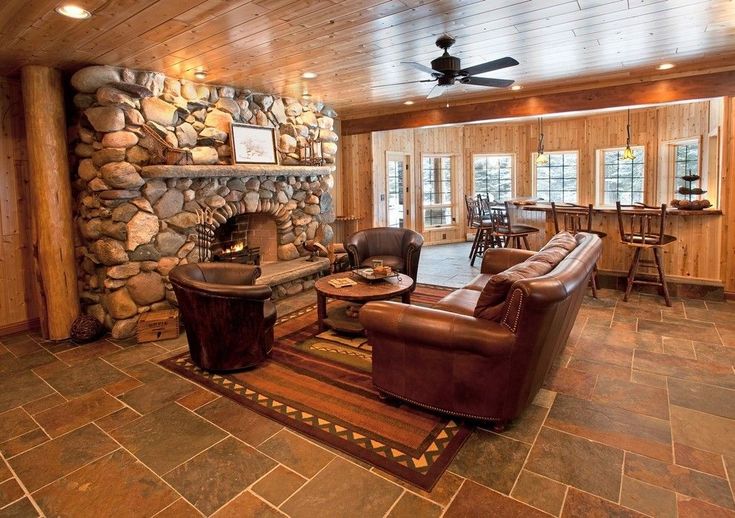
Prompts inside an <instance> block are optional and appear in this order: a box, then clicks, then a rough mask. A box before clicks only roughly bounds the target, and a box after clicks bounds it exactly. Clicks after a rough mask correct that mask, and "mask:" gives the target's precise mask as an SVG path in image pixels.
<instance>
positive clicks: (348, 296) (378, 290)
mask: <svg viewBox="0 0 735 518" xmlns="http://www.w3.org/2000/svg"><path fill="white" fill-rule="evenodd" d="M344 277H349V278H350V279H352V280H355V281H357V284H356V285H354V286H347V287H344V288H335V287H334V286H332V285H331V284H329V281H330V280H331V279H342V278H344ZM413 285H414V281H413V279H412V278H411V277H409V276H408V275H404V274H400V275H398V277H388V278H386V279H381V280H378V281H367V280H364V279H359V278H358V277H357V276H356V275H354V274H351V273H349V272H342V273H333V274H332V275H327V276H326V277H322V278H321V279H319V280H317V281H316V283H315V284H314V289H315V290H316V303H317V318H318V322H319V331H325V330H326V329H327V327H330V328H332V329H334V330H335V331H340V332H343V333H349V334H360V333H362V332H363V331H364V330H365V329H364V328H363V327H362V325H361V324H360V321H359V320H358V319H357V318H355V317H350V316H348V315H346V314H345V312H344V310H343V311H341V312H334V314H333V315H331V316H328V315H327V298H330V299H336V300H346V301H349V302H355V303H359V304H364V303H365V302H370V301H371V300H386V299H392V298H394V297H398V296H400V297H401V301H402V302H403V303H404V304H410V303H411V290H412V289H413Z"/></svg>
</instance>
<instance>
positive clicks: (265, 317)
mask: <svg viewBox="0 0 735 518" xmlns="http://www.w3.org/2000/svg"><path fill="white" fill-rule="evenodd" d="M258 277H260V268H258V267H257V266H254V265H246V264H236V263H195V264H185V265H180V266H177V267H175V268H174V269H173V270H171V272H170V273H169V280H170V281H171V284H173V287H174V292H175V293H176V299H177V300H178V304H179V310H180V312H181V316H182V318H183V320H184V327H185V329H186V336H187V339H188V341H189V351H190V353H191V359H192V360H193V361H194V363H195V364H197V365H198V366H199V367H201V368H203V369H207V370H211V371H232V370H238V369H245V368H247V367H252V366H254V365H257V364H258V363H260V362H262V361H263V360H265V359H266V358H267V357H268V355H269V354H270V351H271V348H272V347H273V326H274V325H275V323H276V307H275V305H274V304H273V303H272V302H271V301H270V297H271V289H270V287H269V286H255V285H254V283H255V280H256V279H257V278H258Z"/></svg>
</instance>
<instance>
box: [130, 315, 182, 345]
mask: <svg viewBox="0 0 735 518" xmlns="http://www.w3.org/2000/svg"><path fill="white" fill-rule="evenodd" d="M178 336H179V311H178V310H177V309H166V310H163V311H149V312H148V313H143V314H142V315H141V316H140V320H138V343H141V342H152V341H154V340H170V339H171V338H178Z"/></svg>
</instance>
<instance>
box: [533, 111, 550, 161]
mask: <svg viewBox="0 0 735 518" xmlns="http://www.w3.org/2000/svg"><path fill="white" fill-rule="evenodd" d="M548 163H549V155H547V154H546V153H544V119H543V117H539V118H538V148H537V149H536V165H546V164H548Z"/></svg>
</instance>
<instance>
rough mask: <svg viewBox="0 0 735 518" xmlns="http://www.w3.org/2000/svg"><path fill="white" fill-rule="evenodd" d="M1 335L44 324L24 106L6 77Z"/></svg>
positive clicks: (1, 111)
mask: <svg viewBox="0 0 735 518" xmlns="http://www.w3.org/2000/svg"><path fill="white" fill-rule="evenodd" d="M0 117H2V118H1V119H0V233H1V234H2V242H1V243H0V336H1V335H4V334H9V333H12V332H15V331H21V330H24V329H28V328H31V327H34V326H36V325H37V324H38V309H37V307H38V305H37V300H36V296H37V295H36V282H35V276H34V273H33V272H34V269H33V254H32V241H33V240H32V234H31V232H32V225H31V214H30V203H29V188H28V163H27V160H26V143H25V131H24V124H23V102H22V98H21V93H20V83H19V82H18V81H14V80H10V79H7V78H4V77H0Z"/></svg>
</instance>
